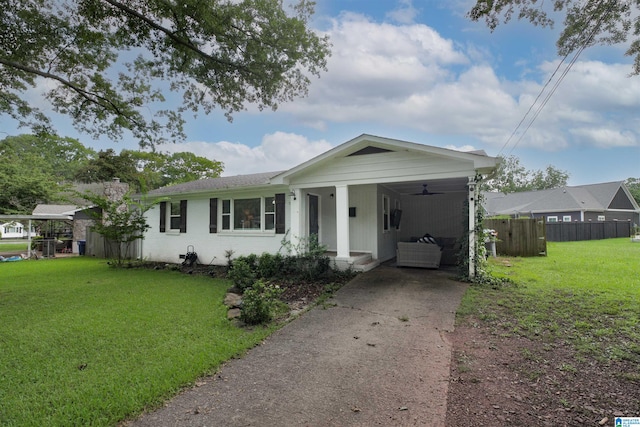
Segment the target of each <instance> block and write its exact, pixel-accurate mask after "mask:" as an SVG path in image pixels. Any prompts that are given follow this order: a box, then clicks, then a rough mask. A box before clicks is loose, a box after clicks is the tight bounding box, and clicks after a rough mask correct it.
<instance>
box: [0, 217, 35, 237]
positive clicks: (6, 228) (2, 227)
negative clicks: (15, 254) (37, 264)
mask: <svg viewBox="0 0 640 427" xmlns="http://www.w3.org/2000/svg"><path fill="white" fill-rule="evenodd" d="M28 230H29V228H28V227H25V226H24V225H23V224H22V223H21V222H18V221H8V222H5V223H0V238H2V239H26V238H27V235H28V234H29V233H28ZM31 232H32V233H33V229H32V230H31Z"/></svg>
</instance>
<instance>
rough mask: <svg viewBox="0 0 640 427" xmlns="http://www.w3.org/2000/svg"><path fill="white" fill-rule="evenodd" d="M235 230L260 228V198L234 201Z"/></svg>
mask: <svg viewBox="0 0 640 427" xmlns="http://www.w3.org/2000/svg"><path fill="white" fill-rule="evenodd" d="M233 228H234V229H235V230H259V229H260V199H239V200H234V202H233Z"/></svg>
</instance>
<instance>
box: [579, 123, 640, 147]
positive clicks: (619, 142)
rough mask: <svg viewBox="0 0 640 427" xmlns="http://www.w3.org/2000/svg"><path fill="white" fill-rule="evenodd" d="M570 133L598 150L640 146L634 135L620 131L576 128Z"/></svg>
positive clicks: (602, 128)
mask: <svg viewBox="0 0 640 427" xmlns="http://www.w3.org/2000/svg"><path fill="white" fill-rule="evenodd" d="M570 132H571V133H572V134H573V135H575V136H577V137H578V138H580V139H581V140H582V141H583V142H585V143H587V144H589V145H594V146H596V147H600V148H612V147H639V146H640V140H638V136H637V135H636V134H634V133H632V132H629V131H624V130H620V129H612V128H609V129H607V128H604V127H599V128H578V129H571V131H570Z"/></svg>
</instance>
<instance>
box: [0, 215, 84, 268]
mask: <svg viewBox="0 0 640 427" xmlns="http://www.w3.org/2000/svg"><path fill="white" fill-rule="evenodd" d="M0 220H9V221H20V222H24V221H28V226H27V242H28V245H27V257H29V258H31V240H32V237H33V236H32V235H31V228H32V225H33V221H44V222H49V221H72V220H73V216H71V215H20V214H17V215H0Z"/></svg>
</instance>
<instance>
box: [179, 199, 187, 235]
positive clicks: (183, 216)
mask: <svg viewBox="0 0 640 427" xmlns="http://www.w3.org/2000/svg"><path fill="white" fill-rule="evenodd" d="M180 232H181V233H186V232H187V201H186V200H180Z"/></svg>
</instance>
